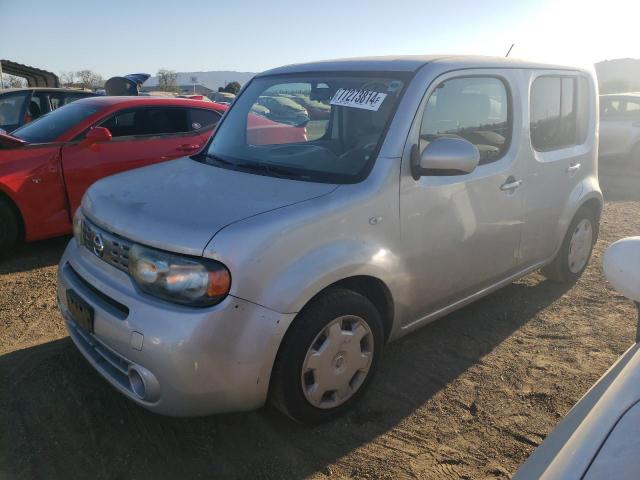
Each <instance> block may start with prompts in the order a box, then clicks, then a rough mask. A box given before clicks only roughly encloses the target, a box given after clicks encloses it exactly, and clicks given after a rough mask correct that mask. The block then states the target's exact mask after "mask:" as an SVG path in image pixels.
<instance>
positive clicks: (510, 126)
mask: <svg viewBox="0 0 640 480" xmlns="http://www.w3.org/2000/svg"><path fill="white" fill-rule="evenodd" d="M458 73H459V75H452V76H447V75H446V74H445V75H444V76H446V78H444V79H442V76H440V77H438V78H436V79H434V81H433V82H432V83H431V84H430V85H429V87H428V88H427V91H426V92H425V98H424V99H423V100H424V105H423V106H422V107H421V111H419V115H418V118H419V122H418V143H419V141H420V135H421V131H422V123H423V121H424V116H425V113H426V110H427V108H428V106H429V100H430V99H431V96H432V95H433V94H434V93H435V92H436V91H437V90H438V88H440V85H442V84H443V83H445V82H450V81H452V80H459V79H465V78H489V79H495V80H498V81H499V82H500V83H501V84H502V86H503V87H504V91H505V94H506V99H507V124H506V128H507V131H508V134H509V135H508V137H507V139H506V140H505V143H504V146H503V148H502V151H501V154H500V156H498V157H496V158H495V159H492V160H491V161H490V162H481V163H480V164H479V165H478V168H482V167H483V166H485V165H491V164H492V163H495V162H498V161H500V160H502V159H503V158H505V156H507V154H508V153H509V150H510V149H511V144H512V142H513V134H514V105H513V92H512V88H511V84H510V82H509V80H508V79H507V78H505V77H504V76H503V75H500V74H497V73H490V72H486V73H485V72H482V73H471V74H469V73H465V72H462V71H460V72H458ZM432 85H433V87H432ZM467 175H469V174H467ZM461 176H464V175H461Z"/></svg>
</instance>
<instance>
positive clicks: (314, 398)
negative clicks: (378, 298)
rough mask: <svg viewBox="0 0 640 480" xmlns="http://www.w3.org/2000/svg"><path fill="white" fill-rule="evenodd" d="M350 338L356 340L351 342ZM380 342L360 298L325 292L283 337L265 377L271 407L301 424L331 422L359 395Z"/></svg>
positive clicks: (371, 311)
mask: <svg viewBox="0 0 640 480" xmlns="http://www.w3.org/2000/svg"><path fill="white" fill-rule="evenodd" d="M336 325H337V326H336ZM338 328H339V330H338ZM350 329H351V330H350ZM354 335H355V337H356V338H358V337H360V336H361V335H362V338H361V340H360V341H359V342H353V341H352V340H353V338H354ZM383 344H384V334H383V329H382V320H381V318H380V314H379V312H378V310H377V309H376V308H375V307H374V305H373V304H372V303H371V302H370V301H369V300H368V299H367V298H366V297H364V296H363V295H361V294H359V293H356V292H354V291H352V290H347V289H337V288H336V289H331V290H329V291H327V292H326V293H325V294H323V295H322V296H321V297H319V298H317V299H315V300H313V301H312V302H311V303H310V304H309V305H308V306H306V307H305V308H304V309H303V310H302V312H301V313H300V314H299V315H298V317H297V318H296V319H295V321H294V323H293V325H292V326H291V327H290V329H289V331H288V332H287V334H286V335H285V338H284V340H283V342H282V345H281V347H280V350H279V352H278V355H277V358H276V362H275V365H274V369H273V373H272V376H271V386H270V392H269V400H270V402H271V404H272V405H273V406H274V407H276V408H277V409H278V410H280V411H281V412H282V413H284V414H285V415H288V416H289V417H291V418H292V419H294V420H296V421H298V422H301V423H306V424H319V423H323V422H327V421H330V420H333V419H335V418H337V417H338V416H340V415H342V414H343V413H344V412H345V411H347V410H348V409H349V408H350V407H351V406H352V405H353V404H354V403H356V402H357V401H358V399H359V398H360V397H361V396H362V395H363V394H364V392H365V390H366V388H367V387H368V385H369V383H370V381H371V378H372V377H373V375H374V373H375V371H376V369H377V367H378V361H379V358H380V354H381V353H382V348H383ZM312 357H314V358H315V362H314V361H313V359H312ZM366 359H368V360H366ZM366 362H368V366H367V365H364V363H366ZM360 364H362V365H360ZM310 365H311V368H309V366H310ZM303 367H307V368H304V370H305V372H304V375H303ZM313 367H315V368H313ZM361 367H362V368H361ZM354 369H355V370H354ZM333 382H335V384H334V383H333ZM334 387H335V388H334ZM340 391H342V396H341V395H340ZM323 392H324V393H323ZM312 402H313V403H312Z"/></svg>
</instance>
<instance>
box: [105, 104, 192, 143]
mask: <svg viewBox="0 0 640 480" xmlns="http://www.w3.org/2000/svg"><path fill="white" fill-rule="evenodd" d="M100 126H101V127H105V128H108V129H109V131H110V132H111V135H112V136H113V137H130V136H139V135H171V134H176V133H185V132H189V131H191V128H190V127H189V124H188V121H187V109H184V108H137V109H133V110H126V111H123V112H119V113H117V114H115V115H114V116H112V117H110V118H108V119H107V120H105V121H104V122H102V124H100Z"/></svg>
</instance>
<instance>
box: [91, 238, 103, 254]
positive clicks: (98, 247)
mask: <svg viewBox="0 0 640 480" xmlns="http://www.w3.org/2000/svg"><path fill="white" fill-rule="evenodd" d="M93 253H95V254H96V256H98V257H100V258H102V255H103V254H104V241H103V240H102V235H100V234H99V233H96V234H94V235H93Z"/></svg>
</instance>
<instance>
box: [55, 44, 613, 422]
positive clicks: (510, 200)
mask: <svg viewBox="0 0 640 480" xmlns="http://www.w3.org/2000/svg"><path fill="white" fill-rule="evenodd" d="M597 98H598V97H597V87H596V83H595V81H594V76H593V75H592V73H590V72H588V71H583V70H579V69H574V68H568V67H560V66H551V65H541V64H534V63H527V62H522V61H513V60H507V59H503V58H484V57H454V56H451V57H428V56H425V57H391V58H387V57H376V58H364V59H350V60H336V61H327V62H319V63H309V64H303V65H294V66H287V67H282V68H277V69H274V70H270V71H268V72H265V73H262V74H259V75H257V76H256V77H254V78H253V80H251V81H250V82H249V83H248V84H247V85H246V86H245V87H244V89H243V90H242V92H241V93H240V95H239V96H238V97H237V99H236V100H235V101H234V103H233V104H232V106H231V107H230V109H229V110H228V111H227V112H226V114H225V115H224V117H223V118H222V120H221V121H220V124H219V125H218V127H217V130H216V131H215V133H214V134H213V135H212V138H211V139H210V141H209V142H208V144H207V145H206V146H205V147H204V148H203V149H202V151H200V152H199V153H198V154H196V155H193V156H191V157H184V158H181V159H178V160H174V161H170V162H166V163H161V164H156V165H153V166H149V167H146V168H141V169H138V170H133V171H130V172H127V173H124V174H119V175H115V176H112V177H109V178H106V179H103V180H101V181H99V182H97V183H95V184H94V185H93V186H92V187H91V188H90V189H89V190H88V191H87V193H86V195H85V196H84V199H83V201H82V206H81V208H80V209H79V210H78V211H77V213H76V215H75V219H74V239H73V240H71V242H70V243H69V245H68V247H67V249H66V251H65V253H64V256H63V257H62V260H61V261H60V266H59V272H58V300H59V305H60V311H61V312H62V315H63V316H64V319H65V321H66V325H67V328H68V331H69V334H70V336H71V338H72V339H73V341H74V343H75V344H76V346H77V347H78V349H79V350H80V352H81V353H82V354H83V355H84V356H85V357H86V359H87V360H88V361H89V362H90V363H91V365H93V366H94V367H95V369H96V370H98V372H100V374H101V375H102V376H104V377H105V378H106V379H107V381H109V382H110V383H111V384H112V385H113V386H114V387H115V388H116V389H117V390H119V391H120V392H121V393H122V394H124V395H126V396H127V397H128V398H130V399H131V400H133V401H134V402H136V403H138V404H140V405H142V406H143V407H145V408H148V409H149V410H152V411H155V412H158V413H162V414H167V415H176V416H195V415H207V414H212V413H219V412H229V411H238V410H251V409H255V408H258V407H260V406H262V405H264V404H265V403H266V402H267V400H269V401H270V402H271V403H272V404H273V405H275V406H276V407H277V408H278V409H279V410H281V411H282V412H284V413H285V414H287V415H289V416H290V417H292V418H293V419H295V420H298V421H301V422H306V423H318V422H322V421H326V420H329V419H332V418H334V417H336V416H337V415H339V414H341V413H343V412H344V411H345V410H347V409H349V408H350V407H351V406H352V405H353V404H354V403H355V402H356V401H358V399H359V398H360V397H361V396H362V395H363V394H364V392H365V390H366V388H367V386H368V385H369V384H370V382H371V380H372V377H373V375H374V373H375V371H376V369H377V368H378V364H379V362H380V359H381V356H382V351H383V348H384V345H385V344H386V343H387V342H390V341H392V340H396V339H398V338H400V337H402V336H403V335H405V334H407V333H409V332H411V331H412V330H415V329H416V328H419V327H422V326H424V325H426V324H428V323H429V322H431V321H433V320H435V319H437V318H439V317H443V316H445V315H447V314H448V313H449V312H452V311H453V310H456V309H458V308H460V307H463V306H464V305H467V304H469V303H471V302H473V301H474V300H477V299H479V298H481V297H483V296H485V295H487V294H489V293H491V292H493V291H495V290H497V289H499V288H500V287H503V286H505V285H507V284H509V283H510V282H513V281H514V280H515V279H517V278H519V277H522V276H523V275H527V274H528V273H531V272H533V271H535V270H538V269H542V271H543V272H544V274H545V275H546V276H547V277H548V278H549V279H551V280H554V281H561V282H574V281H576V280H577V278H578V277H579V276H580V275H581V273H582V272H583V271H584V269H585V267H586V266H587V264H588V262H589V258H590V256H591V250H592V247H593V244H594V242H595V240H596V237H597V234H598V224H599V219H600V212H601V210H602V202H603V200H602V194H601V192H600V187H599V185H598V178H597V155H596V152H597V150H598V134H597V124H598V103H597ZM96 148H99V145H98V146H97V147H96Z"/></svg>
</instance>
